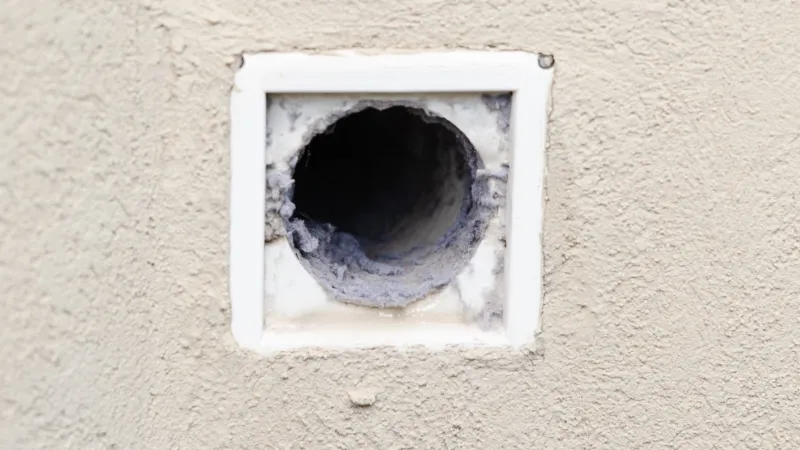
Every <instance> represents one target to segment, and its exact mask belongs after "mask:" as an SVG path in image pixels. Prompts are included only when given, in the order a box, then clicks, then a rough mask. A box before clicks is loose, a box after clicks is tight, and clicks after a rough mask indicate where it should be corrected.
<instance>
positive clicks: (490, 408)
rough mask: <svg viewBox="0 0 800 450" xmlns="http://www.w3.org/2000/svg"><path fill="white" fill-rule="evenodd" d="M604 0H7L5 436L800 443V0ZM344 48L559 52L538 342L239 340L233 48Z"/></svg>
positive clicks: (495, 444) (40, 439) (4, 439)
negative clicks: (247, 345)
mask: <svg viewBox="0 0 800 450" xmlns="http://www.w3.org/2000/svg"><path fill="white" fill-rule="evenodd" d="M601 3H602V4H600V5H598V3H597V2H590V1H587V0H576V1H557V2H553V1H541V2H531V1H523V0H491V1H486V2H461V1H444V0H411V1H407V2H397V1H388V0H377V1H371V2H363V1H357V0H314V1H311V0H305V1H289V0H273V1H269V2H264V1H254V0H244V1H232V0H222V1H211V0H200V1H190V0H164V1H159V0H137V1H130V2H106V1H99V0H82V1H70V2H66V1H64V2H57V1H41V0H10V2H9V1H6V2H5V3H4V5H3V11H2V13H0V28H1V29H2V30H3V32H2V35H3V38H2V39H0V62H1V63H2V67H3V77H2V78H3V81H2V84H1V85H0V104H2V108H0V127H2V130H1V131H0V148H1V149H2V151H3V155H2V158H0V236H2V238H1V239H0V286H2V295H1V296H0V354H2V355H3V357H2V362H0V377H1V378H0V423H2V426H1V427H0V447H3V448H15V449H27V448H48V449H53V448H76V449H140V448H148V449H150V448H152V449H170V448H175V449H178V448H186V449H199V448H202V449H226V448H230V449H265V448H266V449H289V448H326V449H333V448H376V449H383V448H385V449H440V448H441V449H455V448H482V449H511V448H520V449H530V448H534V446H535V447H540V448H626V449H627V448H629V449H635V448H642V449H648V448H714V446H716V447H717V448H797V447H800V355H799V354H798V353H800V326H798V319H800V277H798V274H800V221H798V218H800V216H798V211H800V205H798V200H800V177H798V173H800V139H798V136H800V134H799V133H800V131H799V130H798V123H799V122H800V112H799V111H800V71H798V67H800V8H797V7H796V6H795V5H793V4H791V3H790V2H744V1H739V2H726V4H725V5H720V4H718V3H721V2H711V1H694V2H685V1H681V0H671V1H651V2H635V1H625V0H612V1H607V2H601ZM337 48H358V49H367V50H376V49H383V48H396V49H442V48H470V49H520V50H528V51H547V52H552V53H553V54H554V55H555V58H556V77H555V85H554V94H553V112H552V115H551V123H550V126H551V128H550V137H549V149H548V164H549V174H548V177H547V181H546V189H547V210H546V220H545V234H544V239H545V280H544V282H545V305H544V316H543V324H544V331H543V333H542V334H541V336H539V339H538V346H537V349H536V350H535V351H529V350H526V351H518V352H514V351H500V352H486V351H477V350H462V351H455V350H454V351H448V352H443V353H436V354H429V353H426V352H424V351H421V350H412V351H408V352H405V353H398V352H395V351H391V350H371V351H362V352H352V353H345V354H340V353H326V352H320V351H306V352H300V353H297V354H291V355H285V356H281V357H278V358H274V359H259V358H257V357H256V356H254V355H251V354H248V353H244V352H241V351H239V350H237V348H236V346H235V344H234V343H233V341H232V338H231V336H230V334H229V323H228V317H229V301H228V297H227V225H228V222H227V218H228V217H227V195H228V192H227V186H228V145H227V132H228V123H227V120H228V93H229V90H230V88H231V80H232V76H233V71H234V67H235V65H236V61H237V58H236V56H237V54H238V53H239V52H241V51H257V50H305V51H315V52H318V51H326V50H330V49H337ZM365 392H366V393H367V394H368V395H367V394H365Z"/></svg>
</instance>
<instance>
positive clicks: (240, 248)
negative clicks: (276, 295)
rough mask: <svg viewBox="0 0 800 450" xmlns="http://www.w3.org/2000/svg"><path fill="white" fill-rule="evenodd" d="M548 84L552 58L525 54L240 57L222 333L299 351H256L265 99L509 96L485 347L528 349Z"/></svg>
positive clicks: (535, 326) (536, 301)
mask: <svg viewBox="0 0 800 450" xmlns="http://www.w3.org/2000/svg"><path fill="white" fill-rule="evenodd" d="M542 59H544V60H545V63H544V64H542V63H541V62H540V61H541V60H542ZM548 59H549V61H548ZM552 79H553V68H552V59H551V57H547V56H540V55H536V54H532V53H526V52H481V51H453V52H426V53H414V54H402V53H400V54H380V55H365V54H358V53H353V52H337V53H335V54H302V53H258V54H245V55H243V65H242V67H241V68H240V69H239V71H238V72H237V73H236V75H235V84H234V87H233V90H232V92H231V100H230V101H231V103H230V108H231V110H230V113H231V135H230V145H231V163H230V164H231V184H230V286H229V288H230V296H231V329H232V333H233V336H234V339H235V340H236V342H237V343H238V344H239V346H240V347H242V348H246V349H251V350H256V351H261V352H267V351H269V350H275V349H281V348H282V349H286V348H292V347H299V346H308V345H300V344H298V345H274V344H275V343H274V342H265V341H266V340H268V339H267V338H266V337H265V333H266V329H265V323H266V317H265V305H264V301H265V278H266V275H265V253H264V250H265V242H264V232H265V208H266V206H265V204H266V146H267V143H266V136H267V131H268V129H267V126H268V125H267V102H266V97H267V96H269V95H278V94H442V93H448V94H449V93H476V94H495V93H510V94H511V120H510V130H509V133H510V134H509V142H510V146H509V153H510V155H509V159H510V160H509V178H508V184H507V189H508V196H507V201H508V203H507V208H506V217H505V227H506V242H507V246H506V249H505V255H504V256H505V258H504V272H503V276H504V283H505V299H504V304H503V328H504V335H503V338H502V339H500V340H497V339H490V340H487V341H486V343H487V344H491V345H504V346H512V347H520V346H522V345H526V344H533V342H534V337H535V334H536V332H538V331H539V330H540V316H541V304H542V262H543V254H542V223H543V214H544V177H545V174H546V160H545V147H546V139H547V118H548V113H549V107H550V89H551V85H552ZM274 338H275V336H274V335H273V336H270V339H274ZM445 341H447V339H445ZM445 343H452V344H458V343H459V342H458V340H457V339H456V340H455V341H454V342H445ZM319 345H322V346H325V343H324V342H321V343H319Z"/></svg>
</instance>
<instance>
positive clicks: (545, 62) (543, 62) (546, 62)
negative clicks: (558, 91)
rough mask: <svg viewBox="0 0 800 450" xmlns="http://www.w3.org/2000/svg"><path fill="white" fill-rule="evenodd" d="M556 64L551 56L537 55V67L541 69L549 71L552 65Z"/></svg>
mask: <svg viewBox="0 0 800 450" xmlns="http://www.w3.org/2000/svg"><path fill="white" fill-rule="evenodd" d="M555 63H556V60H555V58H553V55H548V54H546V53H539V67H541V68H542V69H549V68H551V67H553V64H555Z"/></svg>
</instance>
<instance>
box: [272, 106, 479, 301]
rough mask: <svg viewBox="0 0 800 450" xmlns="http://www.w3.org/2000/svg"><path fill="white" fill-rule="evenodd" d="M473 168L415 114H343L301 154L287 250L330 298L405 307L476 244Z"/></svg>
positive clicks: (382, 109)
mask: <svg viewBox="0 0 800 450" xmlns="http://www.w3.org/2000/svg"><path fill="white" fill-rule="evenodd" d="M481 167H482V163H481V160H480V156H479V155H478V152H477V151H476V150H475V148H474V147H473V145H472V143H471V142H470V141H469V139H468V138H467V137H466V136H465V135H464V133H462V132H461V130H459V129H458V128H457V127H456V126H455V125H453V124H452V123H451V122H449V121H447V120H446V119H444V118H442V117H439V116H436V115H434V114H432V113H430V112H428V111H426V110H424V109H421V108H416V107H409V106H400V105H382V106H381V105H378V106H376V105H371V106H368V107H366V108H363V109H360V110H357V111H354V112H351V113H349V114H348V115H346V116H344V117H341V118H339V119H338V120H336V121H335V122H334V123H333V124H331V125H330V126H328V127H327V128H326V129H325V130H323V131H322V132H321V133H319V134H317V135H315V136H313V137H312V138H311V140H310V141H309V142H308V144H307V145H306V146H305V147H304V148H303V149H302V150H301V153H300V158H299V159H298V161H297V164H296V165H295V168H294V173H293V181H294V182H293V186H292V189H291V190H290V193H289V195H290V199H291V202H292V203H294V211H293V213H292V215H291V216H290V217H286V218H285V221H286V223H285V224H286V228H287V230H288V231H289V241H290V243H291V245H292V247H293V249H294V251H295V253H296V255H297V256H298V257H299V258H300V261H301V263H302V264H303V266H304V267H305V268H306V270H308V271H309V273H311V275H312V276H313V277H314V278H315V279H316V280H317V281H318V282H319V283H320V284H321V285H322V286H323V287H324V288H325V289H326V290H328V291H329V292H330V293H331V294H332V296H333V297H334V298H336V299H338V300H341V301H344V302H349V303H355V304H359V305H366V306H375V307H401V306H405V305H407V304H409V303H411V302H413V301H415V300H418V299H420V298H422V297H424V296H426V295H428V294H429V293H431V292H433V291H435V290H436V289H439V288H441V287H442V286H445V285H447V284H448V283H450V282H451V281H452V280H453V278H454V277H455V276H456V275H458V273H459V272H461V271H462V270H463V269H464V267H465V266H466V265H467V263H468V262H469V260H470V259H471V257H472V255H473V254H474V252H475V250H476V247H477V245H478V244H479V243H480V241H481V239H482V238H483V235H484V233H485V231H486V226H487V223H488V219H489V215H490V211H489V208H488V207H483V206H481V205H482V202H481V200H482V199H483V197H485V196H487V195H489V189H488V187H487V183H486V180H485V179H480V178H479V177H476V171H477V170H478V169H479V168H481Z"/></svg>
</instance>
